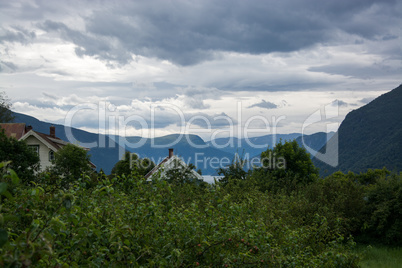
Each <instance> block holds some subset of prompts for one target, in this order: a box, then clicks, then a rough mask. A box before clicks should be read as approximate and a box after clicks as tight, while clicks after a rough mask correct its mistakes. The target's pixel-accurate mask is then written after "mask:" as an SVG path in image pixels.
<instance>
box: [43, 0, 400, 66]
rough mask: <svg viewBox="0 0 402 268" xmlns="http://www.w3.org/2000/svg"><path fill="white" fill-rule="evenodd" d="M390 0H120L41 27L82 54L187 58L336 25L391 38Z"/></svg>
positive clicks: (313, 38) (282, 41)
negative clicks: (78, 24) (79, 18)
mask: <svg viewBox="0 0 402 268" xmlns="http://www.w3.org/2000/svg"><path fill="white" fill-rule="evenodd" d="M201 3H202V4H201ZM103 4H104V3H103ZM88 5H89V4H88ZM396 5H397V3H396V1H381V2H380V3H379V2H378V1H373V0H372V1H366V0H364V1H363V0H360V1H346V0H342V1H319V2H317V1H312V0H305V1H289V0H288V1H281V2H271V1H247V2H245V1H240V0H238V1H219V2H216V1H203V2H200V3H198V2H168V1H159V2H158V3H155V2H152V3H148V2H120V3H119V5H112V4H110V5H107V4H105V6H104V7H103V6H99V7H98V8H97V9H96V10H97V11H96V12H93V14H92V15H91V16H89V17H85V18H84V19H85V23H86V24H85V26H86V28H85V32H80V31H77V30H73V29H70V28H69V27H67V26H66V25H64V24H61V23H59V22H54V21H46V22H45V23H44V24H43V25H42V29H44V30H47V31H58V32H60V34H61V36H62V37H63V38H65V39H67V40H69V41H71V42H73V43H75V44H76V45H77V48H76V53H77V55H81V56H82V55H89V56H95V57H99V58H100V59H104V60H106V61H116V62H118V63H119V64H126V63H127V62H129V61H131V60H132V59H131V55H132V54H135V55H144V56H147V57H157V58H160V59H166V60H170V61H172V62H174V63H177V64H180V65H193V64H197V63H199V62H202V61H206V60H210V59H213V58H214V57H216V53H215V52H217V51H218V52H219V51H236V52H242V53H251V54H260V53H270V52H289V51H296V50H299V49H302V48H306V47H309V46H312V45H314V44H317V43H328V42H332V41H336V38H337V36H338V35H337V34H335V33H337V32H339V31H340V32H346V33H350V34H354V35H357V36H359V37H361V38H369V39H376V38H377V37H378V36H382V38H389V37H390V36H392V33H391V32H390V30H389V22H397V21H399V17H400V16H399V15H400V14H399V13H398V12H397V11H395V10H396ZM373 18H374V19H373ZM378 21H380V22H382V23H378ZM387 22H388V23H387ZM368 26H369V27H368Z"/></svg>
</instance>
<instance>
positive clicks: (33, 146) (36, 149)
mask: <svg viewBox="0 0 402 268" xmlns="http://www.w3.org/2000/svg"><path fill="white" fill-rule="evenodd" d="M28 148H29V149H31V150H32V151H33V152H35V153H36V155H37V156H39V145H28Z"/></svg>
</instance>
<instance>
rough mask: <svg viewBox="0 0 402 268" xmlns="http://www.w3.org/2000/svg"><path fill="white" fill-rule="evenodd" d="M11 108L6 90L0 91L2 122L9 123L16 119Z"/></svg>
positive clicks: (0, 120) (0, 115) (0, 119)
mask: <svg viewBox="0 0 402 268" xmlns="http://www.w3.org/2000/svg"><path fill="white" fill-rule="evenodd" d="M10 109H11V102H10V99H9V98H8V97H7V95H6V93H5V92H4V91H3V92H0V123H9V122H12V121H13V120H14V116H13V114H12V112H11V110H10Z"/></svg>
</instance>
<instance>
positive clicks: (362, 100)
mask: <svg viewBox="0 0 402 268" xmlns="http://www.w3.org/2000/svg"><path fill="white" fill-rule="evenodd" d="M374 99H375V98H363V99H361V100H359V102H361V103H364V104H367V103H369V102H371V101H372V100H374Z"/></svg>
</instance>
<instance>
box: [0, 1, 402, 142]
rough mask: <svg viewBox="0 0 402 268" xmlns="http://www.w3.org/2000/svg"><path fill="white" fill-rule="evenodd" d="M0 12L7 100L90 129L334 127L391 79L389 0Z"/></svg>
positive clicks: (67, 5) (15, 6) (1, 83)
mask: <svg viewBox="0 0 402 268" xmlns="http://www.w3.org/2000/svg"><path fill="white" fill-rule="evenodd" d="M0 11H1V14H2V15H1V17H0V91H5V92H6V94H7V95H8V97H10V98H11V100H12V103H13V110H14V111H16V112H21V113H25V114H29V115H32V116H34V117H36V118H38V119H40V120H44V121H48V122H54V123H61V124H71V125H73V126H76V127H79V128H81V129H84V130H88V131H92V132H100V133H118V134H120V135H140V136H149V135H155V136H160V135H165V134H170V133H177V132H180V131H183V132H188V133H195V134H199V135H200V136H202V137H203V138H204V139H206V140H208V139H210V138H211V137H212V138H213V137H217V136H227V135H234V136H244V133H245V132H244V130H247V131H248V135H250V136H251V135H254V136H255V135H263V134H270V133H273V132H277V133H292V132H302V131H304V132H308V133H313V132H316V131H326V130H333V129H336V125H337V124H336V123H340V122H341V121H342V119H343V118H344V117H345V115H346V114H347V113H348V112H349V111H351V110H353V109H357V108H358V107H360V106H362V105H364V104H366V103H368V102H369V101H370V100H372V99H373V98H375V97H377V96H379V95H381V94H383V93H385V92H387V91H390V90H392V89H393V88H395V87H397V86H399V85H400V84H401V83H402V79H401V78H402V75H401V74H402V51H401V43H402V41H401V31H402V30H401V29H402V27H401V26H402V23H401V21H402V20H401V18H402V3H401V1H388V0H382V1H371V0H353V1H351V0H336V1H319V0H317V1H313V0H281V1H262V0H261V1H243V0H238V1H236V0H231V1H216V0H210V1H209V0H203V1H167V0H159V1H90V2H89V1H82V0H80V1H45V0H43V1H42V0H38V1H18V0H16V1H5V0H4V1H3V0H1V1H0ZM317 111H318V112H321V119H320V120H315V119H314V118H313V119H314V120H313V119H311V115H313V114H317ZM325 112H326V113H325ZM306 122H307V123H306Z"/></svg>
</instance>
